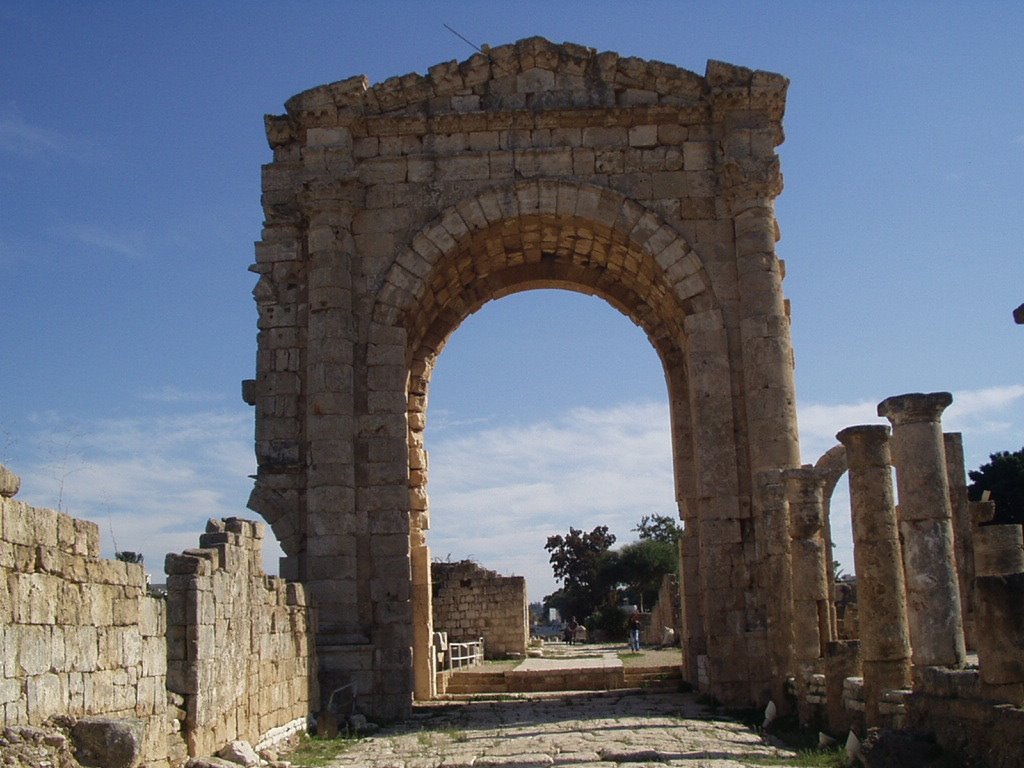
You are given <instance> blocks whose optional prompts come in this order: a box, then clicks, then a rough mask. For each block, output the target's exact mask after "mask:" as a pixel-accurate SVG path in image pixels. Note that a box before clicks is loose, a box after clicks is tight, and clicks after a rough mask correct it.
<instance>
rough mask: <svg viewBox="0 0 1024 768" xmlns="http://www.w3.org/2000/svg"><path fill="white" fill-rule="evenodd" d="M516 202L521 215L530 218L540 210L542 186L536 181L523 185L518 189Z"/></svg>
mask: <svg viewBox="0 0 1024 768" xmlns="http://www.w3.org/2000/svg"><path fill="white" fill-rule="evenodd" d="M516 201H517V202H518V205H519V211H518V213H519V215H520V216H528V215H530V214H535V213H537V212H538V211H539V210H540V186H539V185H538V184H537V182H536V181H531V182H528V183H526V184H521V185H519V186H517V187H516Z"/></svg>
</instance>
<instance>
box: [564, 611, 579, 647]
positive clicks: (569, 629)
mask: <svg viewBox="0 0 1024 768" xmlns="http://www.w3.org/2000/svg"><path fill="white" fill-rule="evenodd" d="M579 626H580V624H579V622H578V621H576V617H575V616H573V617H572V618H571V619H570V620H569V623H568V624H566V625H565V642H567V643H568V644H569V645H573V644H575V642H576V630H577V629H579Z"/></svg>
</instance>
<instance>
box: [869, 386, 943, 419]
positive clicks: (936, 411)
mask: <svg viewBox="0 0 1024 768" xmlns="http://www.w3.org/2000/svg"><path fill="white" fill-rule="evenodd" d="M952 402H953V395H951V394H950V393H949V392H929V393H927V394H925V393H922V392H911V393H909V394H906V395H894V396H892V397H887V398H886V399H885V400H883V401H882V402H880V403H879V404H878V415H879V416H884V417H885V418H887V419H888V420H889V421H890V422H892V425H893V426H894V427H898V426H900V425H902V424H914V423H918V422H928V421H939V419H940V418H941V417H942V412H943V411H944V410H946V408H948V407H949V404H950V403H952Z"/></svg>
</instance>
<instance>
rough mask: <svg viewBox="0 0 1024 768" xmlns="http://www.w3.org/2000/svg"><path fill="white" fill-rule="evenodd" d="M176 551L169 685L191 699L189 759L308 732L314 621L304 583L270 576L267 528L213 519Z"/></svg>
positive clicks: (171, 562)
mask: <svg viewBox="0 0 1024 768" xmlns="http://www.w3.org/2000/svg"><path fill="white" fill-rule="evenodd" d="M200 546H201V548H200V549H191V550H186V551H185V552H184V553H182V554H181V555H168V556H167V562H166V570H167V574H168V575H167V590H168V594H167V606H168V629H167V640H168V642H167V651H168V688H169V689H170V690H172V691H174V692H176V693H178V694H181V695H182V696H184V699H185V712H186V720H185V722H186V726H187V728H186V731H187V743H188V752H189V754H190V755H193V756H195V755H207V754H212V753H214V752H215V751H216V750H218V749H219V748H221V747H222V746H223V745H224V744H225V743H226V742H228V741H231V740H233V739H244V740H246V741H249V742H251V743H252V744H256V745H260V744H263V743H267V742H268V741H270V740H273V739H274V738H277V737H283V736H284V735H286V734H288V733H294V732H297V731H299V730H303V729H304V727H305V719H306V716H307V715H308V713H309V712H310V710H311V709H316V708H317V699H318V695H319V694H318V691H317V688H316V685H317V684H316V660H315V651H314V645H313V635H314V632H315V619H314V614H313V611H312V609H310V608H309V607H308V606H307V604H306V597H305V591H304V589H303V587H302V585H300V584H295V583H288V582H285V581H284V580H282V579H280V578H277V577H275V576H267V575H265V574H264V573H263V569H262V566H261V559H262V549H263V526H262V525H260V524H257V523H253V522H250V521H248V520H240V519H238V518H228V519H227V520H223V521H215V520H211V521H210V522H209V523H208V524H207V529H206V533H205V534H203V536H201V537H200Z"/></svg>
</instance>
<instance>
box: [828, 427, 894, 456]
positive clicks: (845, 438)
mask: <svg viewBox="0 0 1024 768" xmlns="http://www.w3.org/2000/svg"><path fill="white" fill-rule="evenodd" d="M836 440H838V441H839V442H840V443H842V444H843V447H844V448H846V450H847V451H849V450H850V449H851V448H871V447H875V446H879V445H884V444H885V443H887V442H888V440H889V427H888V426H886V425H885V424H857V425H856V426H853V427H847V428H846V429H842V430H840V431H839V432H837V433H836ZM847 460H849V457H847Z"/></svg>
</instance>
